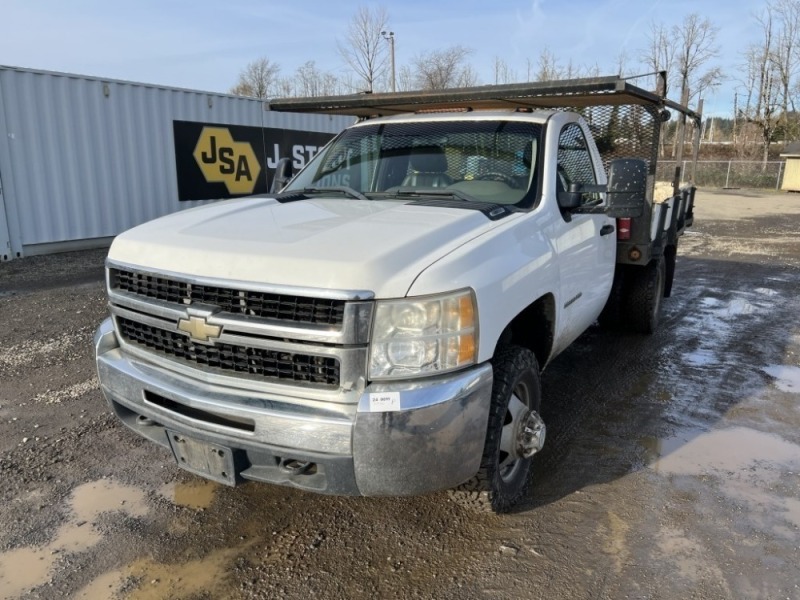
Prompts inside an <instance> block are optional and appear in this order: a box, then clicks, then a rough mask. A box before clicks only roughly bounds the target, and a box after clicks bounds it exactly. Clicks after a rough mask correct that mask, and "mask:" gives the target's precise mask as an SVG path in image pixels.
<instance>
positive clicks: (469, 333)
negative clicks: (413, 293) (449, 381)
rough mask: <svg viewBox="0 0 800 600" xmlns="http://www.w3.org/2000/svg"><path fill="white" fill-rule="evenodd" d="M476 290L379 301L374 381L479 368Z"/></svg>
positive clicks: (374, 337)
mask: <svg viewBox="0 0 800 600" xmlns="http://www.w3.org/2000/svg"><path fill="white" fill-rule="evenodd" d="M475 312H476V311H475V298H474V296H473V295H472V292H471V291H470V290H463V291H460V292H455V293H450V294H441V295H437V296H426V297H422V298H405V299H403V300H379V301H378V302H377V304H376V308H375V324H374V327H373V328H372V345H371V347H370V364H369V377H370V379H399V378H404V377H419V376H421V375H431V374H436V373H446V372H447V371H453V370H455V369H458V368H460V367H464V366H467V365H471V364H475V361H476V359H477V346H478V345H477V333H478V323H477V319H476V317H475Z"/></svg>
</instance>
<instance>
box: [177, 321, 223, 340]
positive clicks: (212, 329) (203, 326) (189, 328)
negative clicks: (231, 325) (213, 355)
mask: <svg viewBox="0 0 800 600" xmlns="http://www.w3.org/2000/svg"><path fill="white" fill-rule="evenodd" d="M178 329H179V330H180V331H185V332H186V333H188V334H189V335H190V336H191V337H192V339H193V340H197V341H198V342H207V341H209V340H211V339H216V338H218V337H219V334H220V333H221V332H222V327H220V326H219V325H209V324H208V323H207V322H206V320H205V318H203V317H193V316H189V318H188V319H178Z"/></svg>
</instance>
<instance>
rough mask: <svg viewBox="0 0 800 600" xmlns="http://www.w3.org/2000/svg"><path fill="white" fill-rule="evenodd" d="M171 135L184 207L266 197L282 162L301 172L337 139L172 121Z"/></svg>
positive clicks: (262, 128) (179, 190)
mask: <svg viewBox="0 0 800 600" xmlns="http://www.w3.org/2000/svg"><path fill="white" fill-rule="evenodd" d="M172 129H173V134H174V139H175V163H176V167H177V173H178V199H179V200H181V201H183V200H212V199H217V198H234V197H237V196H246V195H250V194H263V193H266V192H267V191H269V183H270V182H271V181H272V177H273V175H274V172H275V165H276V164H277V162H278V160H280V159H281V158H283V157H289V158H291V159H292V165H293V167H294V169H295V171H297V170H299V169H301V168H302V167H303V166H305V164H306V163H307V162H308V161H309V160H310V159H311V157H313V156H314V154H316V153H317V151H318V150H319V149H320V148H322V147H323V146H324V145H325V144H327V143H328V141H329V140H330V139H331V138H332V137H333V134H331V133H318V132H313V131H295V130H292V129H273V128H268V127H245V126H242V125H219V124H214V123H197V122H194V121H173V122H172Z"/></svg>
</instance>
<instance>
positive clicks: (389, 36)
mask: <svg viewBox="0 0 800 600" xmlns="http://www.w3.org/2000/svg"><path fill="white" fill-rule="evenodd" d="M381 35H382V36H383V39H385V40H386V41H387V42H389V52H390V54H391V57H392V91H393V92H396V91H397V80H396V79H395V73H394V31H381Z"/></svg>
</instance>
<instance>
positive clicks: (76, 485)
mask: <svg viewBox="0 0 800 600" xmlns="http://www.w3.org/2000/svg"><path fill="white" fill-rule="evenodd" d="M696 214H697V219H696V222H695V227H694V228H693V229H692V230H690V231H689V232H688V233H687V235H686V236H685V237H684V238H682V240H681V248H680V250H679V264H678V270H677V275H676V283H675V288H674V289H673V296H672V297H671V298H669V299H667V300H665V302H664V315H663V322H662V326H661V328H660V330H659V332H658V333H657V334H655V335H653V336H650V337H640V336H633V335H621V334H609V333H605V332H602V331H599V330H596V329H592V330H590V331H588V332H587V333H586V334H585V335H584V336H582V338H581V339H579V340H578V341H577V342H576V343H575V344H574V345H573V346H572V347H571V348H570V349H568V350H567V351H566V352H565V353H563V354H562V355H561V356H559V357H558V358H557V359H556V360H555V361H554V362H553V363H552V364H551V365H550V366H549V367H548V369H547V371H546V372H545V374H544V377H543V382H544V383H543V385H544V389H543V394H544V403H545V405H544V408H543V413H544V418H545V420H546V422H547V423H548V441H547V445H546V448H545V450H544V451H543V452H542V453H541V454H540V455H539V456H537V460H536V464H535V469H534V474H533V479H532V485H531V491H530V494H529V496H528V497H527V499H526V500H525V502H523V504H522V506H520V507H519V509H518V510H517V511H516V512H514V513H513V514H510V515H505V516H503V517H495V516H487V515H475V514H472V513H470V512H468V511H466V510H464V509H461V508H459V507H458V506H456V505H454V504H452V503H450V502H449V501H448V497H447V494H445V493H439V494H432V495H429V496H423V497H416V498H400V499H398V498H380V499H372V498H336V497H325V496H316V495H312V494H307V493H302V492H298V491H294V490H290V489H283V488H277V487H271V486H267V485H258V484H247V485H242V486H239V487H236V488H226V487H222V486H218V485H216V484H212V483H207V482H204V481H202V480H200V479H198V478H196V477H193V476H191V475H189V474H187V473H185V472H182V471H181V470H179V469H178V468H177V467H176V466H175V465H174V463H173V459H172V458H171V456H170V455H169V454H168V453H167V452H166V451H165V450H163V449H162V448H160V447H156V446H154V445H153V444H151V443H149V442H146V441H145V440H143V439H140V438H138V437H137V436H136V435H134V434H133V433H131V432H129V431H128V430H126V429H125V428H123V427H122V426H121V425H119V424H118V423H116V422H115V420H114V419H113V418H112V417H111V416H110V414H109V411H108V409H107V407H106V405H105V402H104V400H103V399H102V397H101V394H100V392H99V391H98V389H97V379H96V376H95V372H94V365H93V360H92V359H93V357H92V344H91V339H92V334H93V331H94V329H95V328H96V327H97V325H98V324H99V323H100V321H101V320H102V319H103V318H104V316H105V314H106V312H107V308H106V299H105V294H104V291H103V284H102V262H103V258H104V255H105V253H104V252H103V251H89V252H77V253H70V254H61V255H53V256H45V257H32V258H26V259H22V260H16V261H11V262H8V263H3V264H0V324H2V327H0V598H17V597H20V598H26V599H29V598H30V599H33V598H45V599H51V598H110V597H116V598H126V599H127V598H242V599H249V598H302V599H303V600H307V599H308V598H309V597H311V596H313V597H315V598H319V599H326V598H443V599H448V598H454V599H455V598H520V599H523V598H525V599H527V598H547V599H575V598H609V599H610V598H626V597H630V598H654V599H655V598H663V599H672V598H702V599H713V598H791V599H800V587H798V586H800V575H799V574H798V568H797V565H798V564H800V548H799V546H800V475H799V474H800V404H799V403H798V400H800V325H798V318H797V315H798V314H800V298H798V293H797V292H798V289H800V232H798V227H797V223H798V216H797V215H798V214H800V197H798V196H794V195H778V194H761V193H721V192H705V193H700V194H699V196H698V201H697V209H696Z"/></svg>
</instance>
